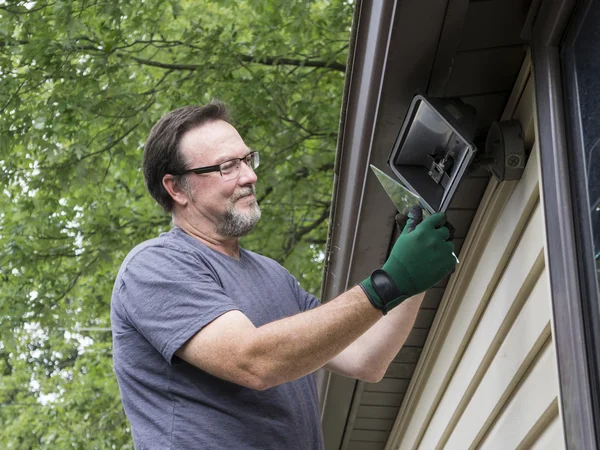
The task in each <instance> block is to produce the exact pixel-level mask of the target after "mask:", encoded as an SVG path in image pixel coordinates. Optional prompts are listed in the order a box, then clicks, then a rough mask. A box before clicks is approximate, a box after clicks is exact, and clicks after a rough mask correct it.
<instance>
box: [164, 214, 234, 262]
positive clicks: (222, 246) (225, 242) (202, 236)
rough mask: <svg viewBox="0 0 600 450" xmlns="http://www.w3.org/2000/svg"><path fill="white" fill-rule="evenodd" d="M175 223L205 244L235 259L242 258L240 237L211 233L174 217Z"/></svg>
mask: <svg viewBox="0 0 600 450" xmlns="http://www.w3.org/2000/svg"><path fill="white" fill-rule="evenodd" d="M173 225H175V226H176V227H178V228H181V230H183V231H184V232H185V233H186V234H187V235H189V236H191V237H193V238H195V239H198V240H199V241H200V242H202V243H203V244H204V245H206V246H208V247H210V248H212V249H213V250H215V251H217V252H219V253H223V254H224V255H227V256H230V257H232V258H235V259H240V246H239V239H238V238H236V237H230V236H228V237H225V236H220V235H219V234H218V233H217V232H216V231H214V232H212V233H210V232H206V231H205V230H202V229H201V228H200V227H195V226H193V225H192V224H190V223H189V222H187V221H185V220H181V219H177V218H176V217H175V216H174V217H173Z"/></svg>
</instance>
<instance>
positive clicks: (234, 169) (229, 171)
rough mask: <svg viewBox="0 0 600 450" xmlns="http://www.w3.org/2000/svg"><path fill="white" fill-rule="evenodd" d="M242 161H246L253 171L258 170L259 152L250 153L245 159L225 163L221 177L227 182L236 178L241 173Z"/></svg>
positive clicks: (222, 166)
mask: <svg viewBox="0 0 600 450" xmlns="http://www.w3.org/2000/svg"><path fill="white" fill-rule="evenodd" d="M242 161H244V162H245V163H246V165H247V166H248V167H251V168H252V170H254V169H256V168H257V167H258V164H259V163H260V159H259V156H258V152H252V153H249V154H247V155H246V156H245V157H244V158H239V159H233V160H231V161H225V162H224V163H223V164H221V166H220V169H221V176H222V177H223V178H224V179H226V180H229V179H231V178H236V177H237V176H238V175H239V173H240V167H241V165H242Z"/></svg>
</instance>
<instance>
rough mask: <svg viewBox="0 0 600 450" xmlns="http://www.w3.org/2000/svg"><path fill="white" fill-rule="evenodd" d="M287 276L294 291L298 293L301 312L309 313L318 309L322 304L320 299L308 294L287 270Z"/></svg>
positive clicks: (297, 297)
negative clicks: (310, 310)
mask: <svg viewBox="0 0 600 450" xmlns="http://www.w3.org/2000/svg"><path fill="white" fill-rule="evenodd" d="M286 273H287V275H288V276H289V278H290V283H291V284H292V286H293V288H294V290H295V291H296V299H297V300H298V306H299V307H300V311H303V312H304V311H308V310H309V309H313V308H316V307H317V306H319V305H320V304H321V302H320V301H319V299H318V298H317V297H315V296H314V295H312V294H309V293H308V292H306V291H305V290H304V289H302V287H301V286H300V283H298V280H296V277H294V276H293V275H292V274H291V273H289V272H288V271H287V270H286Z"/></svg>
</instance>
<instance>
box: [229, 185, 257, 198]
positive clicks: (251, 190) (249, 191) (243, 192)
mask: <svg viewBox="0 0 600 450" xmlns="http://www.w3.org/2000/svg"><path fill="white" fill-rule="evenodd" d="M255 193H256V188H255V187H254V185H252V186H248V187H244V188H241V189H240V190H239V191H237V192H236V193H235V194H234V195H233V197H232V200H233V201H236V200H239V199H240V198H242V197H247V196H249V195H254V194H255Z"/></svg>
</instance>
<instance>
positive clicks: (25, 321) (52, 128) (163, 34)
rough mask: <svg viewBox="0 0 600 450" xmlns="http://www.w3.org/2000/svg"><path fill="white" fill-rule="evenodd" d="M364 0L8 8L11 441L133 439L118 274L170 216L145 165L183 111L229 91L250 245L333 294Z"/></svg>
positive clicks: (4, 244)
mask: <svg viewBox="0 0 600 450" xmlns="http://www.w3.org/2000/svg"><path fill="white" fill-rule="evenodd" d="M351 3H352V2H351V1H347V2H344V1H342V0H333V1H328V0H314V1H286V2H274V1H258V0H243V1H222V2H218V3H215V2H210V1H207V0H203V1H198V0H195V1H192V0H182V1H176V0H172V1H158V0H142V1H139V2H131V1H118V0H110V1H105V2H99V1H97V0H95V1H88V0H79V1H69V0H42V1H30V2H24V1H17V2H15V1H8V2H3V3H1V4H0V80H1V81H0V82H1V85H0V86H1V88H0V176H1V177H2V186H3V196H2V199H1V200H0V202H1V204H0V246H1V247H0V279H2V289H1V292H0V310H1V314H0V317H1V319H0V320H1V322H0V330H1V333H2V337H1V340H0V377H1V378H0V380H1V381H0V405H1V406H2V407H1V408H0V429H1V431H0V441H2V442H3V446H4V447H7V448H40V447H41V448H66V447H69V448H72V447H75V448H109V447H110V448H131V447H132V444H131V439H130V436H129V430H128V429H127V426H128V424H127V421H126V419H125V416H124V414H123V411H122V408H121V404H120V399H119V392H118V387H117V385H116V380H115V378H114V375H113V372H112V355H111V335H110V332H109V331H108V330H109V327H110V323H109V307H110V295H111V290H112V285H113V282H114V277H115V275H116V272H117V270H118V268H119V265H120V263H121V261H122V260H123V258H124V257H125V255H126V254H127V252H128V251H129V250H130V249H131V248H133V247H134V246H135V245H136V244H137V243H139V242H141V241H143V240H145V239H148V238H151V237H154V236H156V235H157V234H158V233H160V232H161V231H165V230H167V229H169V227H170V217H169V216H168V215H167V214H165V213H164V212H163V211H162V210H161V209H160V208H159V207H158V206H157V205H156V204H154V202H153V200H152V199H151V198H150V196H149V195H148V194H147V192H146V190H145V187H144V183H143V177H142V174H141V171H140V165H141V154H142V149H143V144H144V141H145V139H146V136H147V133H148V131H149V130H150V128H151V126H152V125H153V124H154V123H155V122H156V121H157V120H158V119H159V118H160V117H161V116H162V115H163V114H164V113H166V112H167V111H170V110H172V109H174V108H176V107H179V106H182V105H185V104H201V103H206V102H207V101H209V100H210V99H211V98H219V99H221V100H223V101H226V102H227V103H229V104H230V105H231V106H232V109H233V114H234V120H235V124H236V127H237V128H238V129H239V131H240V133H241V135H242V136H243V137H244V139H245V140H246V142H247V144H248V145H249V146H251V147H252V148H254V149H256V150H259V151H260V152H261V167H260V168H259V169H258V176H259V183H258V185H257V193H258V195H257V196H258V198H259V201H260V204H261V208H262V210H263V219H262V220H261V222H260V224H259V226H258V228H257V230H256V231H255V232H254V233H253V234H252V235H250V236H249V237H247V238H246V239H245V240H244V242H243V245H244V246H245V247H246V248H249V249H252V250H255V251H258V252H260V253H262V254H265V255H267V256H270V257H273V258H275V259H276V260H278V261H280V262H281V263H282V264H284V265H285V266H286V267H287V268H288V269H289V270H290V271H291V272H292V273H293V274H294V275H295V276H296V277H297V278H298V280H299V281H300V282H301V284H302V285H303V287H304V288H305V289H307V290H309V291H312V292H314V293H318V290H319V286H320V281H321V272H322V265H323V259H324V244H325V240H326V233H327V221H328V217H329V211H330V202H331V187H332V176H333V166H334V158H335V145H336V137H337V127H338V119H339V112H340V105H341V97H342V89H343V79H344V73H345V61H346V57H347V52H348V39H349V30H350V23H351V16H352V9H353V6H352V4H351Z"/></svg>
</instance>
